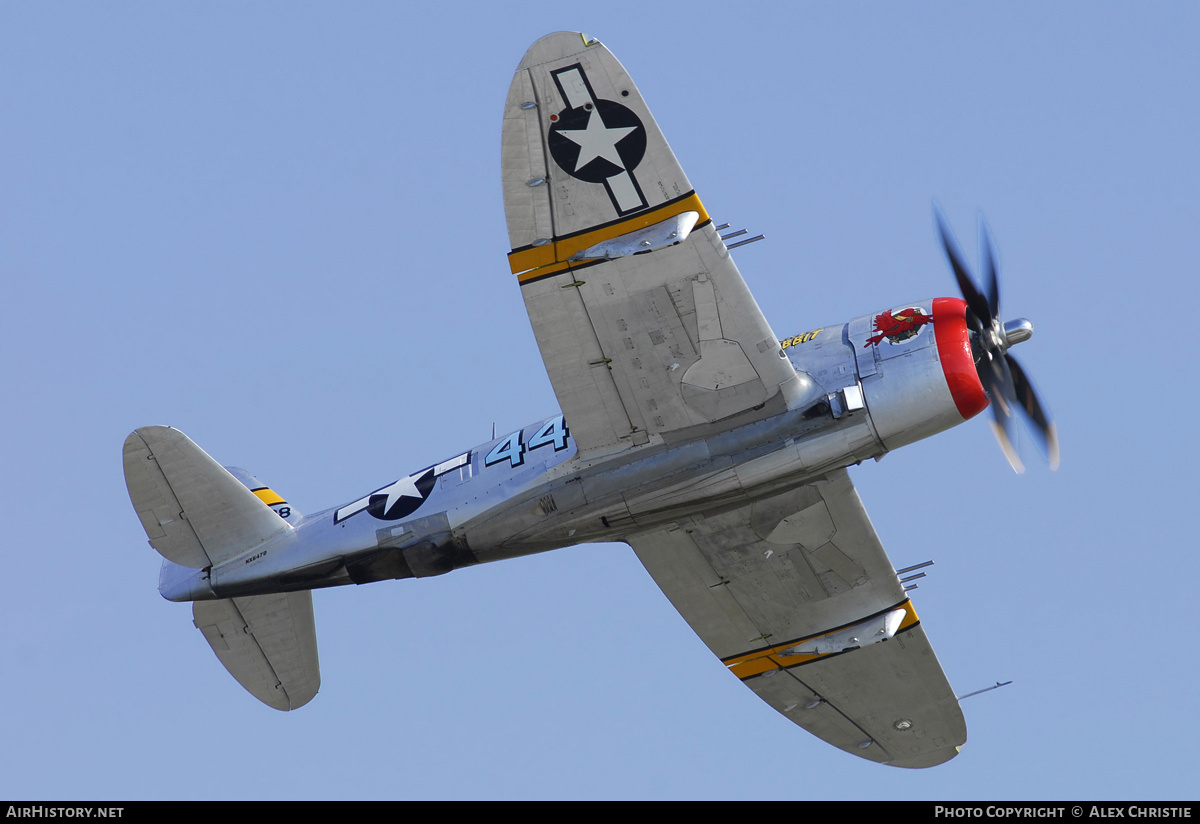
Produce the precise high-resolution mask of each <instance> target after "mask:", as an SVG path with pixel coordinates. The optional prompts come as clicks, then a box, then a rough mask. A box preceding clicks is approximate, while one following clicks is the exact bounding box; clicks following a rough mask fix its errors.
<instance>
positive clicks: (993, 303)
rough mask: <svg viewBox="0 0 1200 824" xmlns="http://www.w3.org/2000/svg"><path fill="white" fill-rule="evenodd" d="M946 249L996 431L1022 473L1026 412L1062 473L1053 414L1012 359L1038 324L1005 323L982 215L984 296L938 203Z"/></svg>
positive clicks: (1053, 466)
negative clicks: (1018, 416)
mask: <svg viewBox="0 0 1200 824" xmlns="http://www.w3.org/2000/svg"><path fill="white" fill-rule="evenodd" d="M933 217H934V221H935V222H936V224H937V231H938V237H939V238H940V239H941V241H942V249H943V250H944V251H945V252H946V259H947V260H948V261H949V262H950V269H951V270H952V271H953V272H954V278H955V280H957V281H958V288H959V291H960V292H962V296H963V300H965V301H966V302H967V324H968V326H970V328H971V349H972V351H973V353H974V355H975V369H976V371H977V372H978V373H979V380H980V381H981V382H982V383H983V388H984V391H986V392H987V395H988V398H989V399H990V400H991V402H992V418H993V421H992V431H993V432H995V434H996V440H997V441H999V442H1000V448H1001V449H1003V450H1004V455H1005V457H1006V458H1008V462H1009V464H1010V465H1011V466H1012V468H1013V469H1014V470H1016V471H1017V472H1022V471H1023V470H1024V468H1025V467H1024V466H1023V465H1022V464H1021V460H1020V458H1019V457H1017V449H1016V423H1015V420H1014V418H1015V415H1014V412H1015V411H1016V410H1018V409H1020V410H1021V412H1022V413H1023V417H1024V419H1025V426H1026V429H1028V430H1029V433H1030V434H1031V435H1032V436H1033V439H1034V442H1035V443H1037V446H1038V449H1039V450H1040V451H1041V453H1042V455H1043V457H1044V458H1045V459H1046V461H1047V463H1049V464H1050V468H1051V469H1057V468H1058V430H1057V429H1056V428H1055V426H1054V420H1053V418H1051V416H1050V414H1049V412H1047V411H1046V408H1045V407H1044V406H1043V405H1042V402H1041V401H1040V400H1038V396H1037V392H1036V391H1034V388H1033V383H1032V382H1031V381H1030V380H1029V377H1028V376H1027V375H1026V374H1025V370H1024V369H1022V368H1021V365H1020V364H1019V363H1017V361H1016V359H1015V358H1013V356H1012V355H1010V354H1008V350H1009V347H1011V346H1014V345H1015V344H1018V343H1021V342H1022V341H1026V340H1029V338H1030V337H1032V335H1033V324H1032V323H1030V322H1029V321H1028V320H1026V319H1025V318H1018V319H1017V320H1015V321H1009V322H1008V323H1004V322H1002V321H1001V320H1000V277H999V266H998V265H997V262H996V260H997V255H996V244H995V241H993V240H992V233H991V231H990V230H989V229H988V226H987V223H986V222H985V221H984V219H983V215H982V214H980V216H979V260H980V266H981V267H982V272H983V282H984V291H982V292H981V291H980V289H979V287H978V285H977V284H976V281H975V278H974V277H972V275H971V269H970V267H969V266H968V265H967V262H966V258H964V257H963V253H962V251H961V250H960V249H959V248H958V243H957V242H956V241H955V240H954V233H953V232H952V231H950V224H949V223H948V222H947V221H946V216H945V215H944V214H943V213H942V210H941V207H939V206H938V205H937V203H934V204H933Z"/></svg>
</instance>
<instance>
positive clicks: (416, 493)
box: [375, 475, 425, 514]
mask: <svg viewBox="0 0 1200 824" xmlns="http://www.w3.org/2000/svg"><path fill="white" fill-rule="evenodd" d="M375 494H376V495H387V501H385V502H384V505H383V512H384V514H387V512H388V510H390V509H391V508H392V507H393V506H394V505H395V504H396V502H397V501H399V500H400V499H401V498H424V497H425V496H424V495H422V494H421V491H420V490H419V489H417V481H416V478H415V477H413V476H412V475H409V476H408V477H406V478H401V479H400V480H398V481H396V482H395V483H394V484H392V485H391V486H385V487H384V488H383V489H381V490H379V491H378V492H376V493H375Z"/></svg>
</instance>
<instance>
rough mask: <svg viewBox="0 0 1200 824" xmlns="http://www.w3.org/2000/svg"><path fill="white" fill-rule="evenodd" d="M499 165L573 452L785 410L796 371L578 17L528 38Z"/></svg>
mask: <svg viewBox="0 0 1200 824" xmlns="http://www.w3.org/2000/svg"><path fill="white" fill-rule="evenodd" d="M502 165H503V173H504V174H503V177H504V207H505V213H506V215H507V218H508V231H509V240H510V242H511V244H512V252H511V253H510V255H509V262H510V264H511V268H512V271H513V273H514V274H515V275H517V279H518V281H519V282H520V284H521V292H522V294H523V296H524V298H525V306H526V309H527V310H528V312H529V319H530V321H531V323H532V324H533V330H534V333H535V335H536V336H537V341H538V346H539V347H540V348H541V353H542V359H543V361H545V364H546V369H547V371H548V372H549V375H550V381H551V383H552V384H553V386H554V391H555V394H556V395H557V396H558V401H559V404H560V405H561V407H562V411H563V413H564V415H565V416H566V421H567V423H568V425H569V426H570V428H571V434H572V435H573V436H574V437H575V440H576V443H577V445H578V448H579V453H580V455H581V456H583V457H585V458H586V457H588V456H589V455H591V454H603V453H609V452H616V451H619V450H621V449H624V448H628V447H630V446H637V445H640V444H644V443H647V442H649V440H650V439H651V438H654V437H655V436H662V435H664V434H668V433H670V432H673V431H675V430H678V429H682V428H685V427H689V426H693V425H697V424H705V423H710V422H712V421H716V420H720V419H723V418H728V417H730V416H731V415H736V414H737V413H740V412H745V411H746V410H751V409H762V410H763V411H762V415H763V416H766V415H769V414H776V413H778V412H780V411H782V410H783V407H784V398H783V395H784V392H783V391H781V389H783V388H786V387H787V386H788V385H791V386H797V385H798V384H799V379H798V378H797V376H796V373H795V370H794V369H793V368H792V366H791V364H790V362H789V361H788V360H787V358H786V357H784V356H783V353H782V351H781V350H780V348H779V343H778V339H777V338H776V336H775V334H774V332H772V331H771V328H770V326H769V325H768V324H767V321H766V319H765V318H764V317H763V314H762V312H761V311H760V310H759V307H758V304H757V303H755V301H754V297H753V296H752V295H751V294H750V291H749V289H748V288H747V287H746V284H745V282H744V281H743V280H742V277H741V275H740V274H739V272H738V269H737V267H736V266H735V265H734V263H733V260H732V259H731V258H730V256H729V252H728V250H727V249H726V248H725V244H724V243H723V242H722V241H721V239H720V237H719V236H718V235H717V232H716V230H715V229H714V227H713V225H712V221H711V220H710V219H709V216H708V213H707V212H706V211H705V209H704V206H703V204H701V202H700V199H699V198H698V197H697V195H696V193H695V192H694V191H693V190H692V186H691V183H689V182H688V179H687V176H686V175H684V173H683V170H682V169H681V168H680V166H679V162H678V161H677V160H676V159H675V155H674V154H673V153H672V152H671V148H670V146H668V145H667V142H666V140H665V139H664V138H663V136H662V133H661V132H660V131H659V129H658V125H657V124H656V123H655V121H654V118H653V117H652V116H651V115H650V111H649V110H648V109H647V108H646V103H645V101H644V100H643V99H642V96H641V94H640V93H639V92H638V89H637V87H636V86H635V85H634V84H633V81H632V80H630V78H629V75H628V74H627V73H626V72H625V69H624V68H622V66H621V64H620V63H618V62H617V59H616V58H615V57H613V55H612V53H611V52H609V51H608V50H607V49H606V48H605V47H604V46H602V45H601V44H600V43H598V42H597V41H595V40H589V39H587V38H586V37H585V36H583V35H581V34H578V33H573V32H559V33H557V34H552V35H548V36H547V37H543V38H542V39H541V40H539V41H537V42H536V43H535V44H534V45H533V46H532V47H531V48H530V49H529V51H528V53H526V55H525V58H524V59H523V60H522V61H521V64H520V66H519V67H518V69H517V72H516V76H515V77H514V78H513V82H512V86H511V87H510V89H509V94H508V101H507V103H506V107H505V113H504V135H503V145H502ZM764 404H766V405H767V406H766V407H765V408H764V407H763V405H764Z"/></svg>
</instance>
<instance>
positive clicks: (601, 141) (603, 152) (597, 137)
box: [559, 109, 637, 172]
mask: <svg viewBox="0 0 1200 824" xmlns="http://www.w3.org/2000/svg"><path fill="white" fill-rule="evenodd" d="M636 129H637V127H636V126H618V127H616V128H612V129H610V128H608V127H607V126H605V125H604V120H603V119H602V118H601V117H600V112H599V111H597V110H596V109H592V111H591V115H590V116H589V117H588V123H587V127H586V128H583V129H573V130H571V131H567V130H565V129H563V130H560V131H559V134H560V135H562V136H563V137H565V138H567V140H570V141H571V142H573V143H575V144H577V145H578V146H579V159H578V160H577V161H575V171H577V172H578V171H579V170H580V169H582V168H583V167H584V166H586V165H588V164H589V163H591V162H592V161H593V160H595V159H596V158H598V157H602V158H604V159H605V160H607V161H608V162H609V163H611V164H613V165H614V166H616V167H617V168H618V169H622V170H623V169H624V168H625V164H624V163H622V162H621V155H619V154H618V153H617V144H618V143H620V142H621V141H622V140H623V139H625V137H627V136H628V135H629V133H630V132H632V131H636Z"/></svg>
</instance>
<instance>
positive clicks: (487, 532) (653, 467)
mask: <svg viewBox="0 0 1200 824" xmlns="http://www.w3.org/2000/svg"><path fill="white" fill-rule="evenodd" d="M780 356H781V357H786V358H788V360H789V361H790V362H791V364H792V365H793V367H794V368H795V369H796V371H797V373H798V374H799V375H801V376H802V377H803V378H804V385H805V387H806V388H805V390H804V392H803V393H802V394H801V395H800V396H799V397H793V398H791V399H790V401H789V402H785V401H784V398H783V396H782V395H779V394H777V395H776V396H775V397H774V398H772V399H771V400H770V401H768V402H767V403H765V404H763V405H762V406H761V407H759V408H757V409H752V410H749V411H747V412H744V413H741V414H739V415H737V416H734V417H733V418H730V419H726V420H722V421H719V422H718V423H715V424H707V425H702V426H695V427H692V428H690V429H686V430H682V431H679V432H677V433H672V436H671V437H670V438H669V439H666V438H661V437H656V438H654V439H651V441H650V442H649V443H645V444H642V445H640V446H637V447H636V448H625V449H622V450H620V451H617V452H614V453H609V454H591V455H579V454H578V451H577V448H576V444H575V441H574V439H573V438H572V437H571V433H570V422H569V421H565V420H564V419H563V417H562V415H553V416H550V417H548V418H544V419H542V420H539V421H537V422H535V423H532V424H530V425H529V426H526V427H523V428H521V429H519V430H516V431H513V432H508V433H505V434H504V435H503V436H501V437H498V438H494V439H492V440H491V441H488V442H487V443H484V444H480V445H479V446H476V447H474V448H472V449H470V450H465V451H463V452H459V453H456V454H455V455H453V456H451V457H449V458H447V459H446V460H444V461H440V462H439V463H436V464H433V465H431V466H428V467H426V468H424V469H421V470H419V471H417V472H414V473H412V474H410V475H406V476H404V477H403V478H400V479H399V480H397V481H395V482H393V483H390V484H387V485H386V486H383V487H380V488H378V489H376V490H375V491H373V492H370V493H367V494H365V495H362V496H361V497H359V498H357V499H355V500H353V501H350V502H348V503H346V504H343V505H341V506H338V507H335V508H332V509H328V510H325V511H323V512H318V513H316V514H314V515H310V516H307V517H304V518H303V519H300V520H299V521H298V523H293V526H294V527H295V528H294V529H292V530H290V531H288V532H287V533H285V534H283V535H281V536H279V537H278V538H275V539H273V540H270V541H268V542H266V543H264V544H261V545H259V546H256V547H253V548H250V549H248V550H247V551H246V552H245V553H243V554H241V555H239V556H238V557H236V558H233V559H231V560H229V561H227V562H225V563H223V564H221V565H219V566H217V567H215V568H211V569H204V570H191V569H186V568H183V567H178V566H176V565H174V564H171V563H170V562H169V561H168V562H165V563H164V568H163V572H162V575H161V576H160V586H159V590H160V592H161V593H162V594H163V596H164V597H165V598H168V599H170V600H178V601H186V600H208V599H214V598H230V597H235V596H245V595H252V594H265V593H271V592H287V591H295V590H303V589H315V588H319V587H327V586H339V585H343V584H352V583H354V584H363V583H369V582H372V581H380V580H388V579H395V578H409V577H428V576H431V575H440V574H443V573H446V572H449V571H451V570H453V569H456V568H459V567H463V566H470V565H473V564H479V563H486V562H489V561H497V560H502V559H506V558H513V557H517V556H521V555H527V554H530V553H535V552H544V551H547V550H551V549H557V548H560V547H564V546H570V545H572V544H578V543H584V542H597V541H620V540H623V539H624V538H626V537H628V536H629V535H632V534H635V533H637V532H640V531H644V530H647V529H650V528H654V527H658V526H661V525H663V524H665V523H669V522H671V521H673V520H676V519H678V518H680V517H683V516H685V515H690V514H695V513H696V512H699V511H704V512H706V513H715V512H717V511H720V510H721V509H724V508H727V507H734V506H740V505H743V504H745V503H746V502H748V501H752V500H756V499H758V498H761V497H764V496H767V495H770V494H772V493H775V492H779V491H782V490H784V489H787V488H791V487H794V486H796V485H799V484H801V483H804V482H805V481H807V480H810V479H812V478H815V477H817V476H819V475H821V474H823V473H825V472H828V471H830V470H832V469H836V468H839V467H843V466H848V465H851V464H855V463H858V462H860V461H863V460H865V459H867V458H878V457H880V456H882V455H883V454H884V453H886V452H887V451H889V450H891V449H895V448H898V447H899V446H903V445H905V444H907V443H911V442H913V441H916V440H919V439H921V438H924V437H928V436H929V435H932V434H935V433H936V432H940V431H943V430H945V429H947V428H949V427H951V426H954V425H956V424H958V423H961V422H962V421H963V420H965V419H967V418H969V417H971V416H972V415H974V414H976V413H978V412H979V411H981V410H982V409H983V408H985V407H986V405H987V399H986V396H985V395H984V393H983V390H982V387H981V385H980V383H979V379H978V377H977V376H976V373H975V367H974V359H973V356H972V350H971V341H970V336H969V333H968V331H967V327H966V323H965V320H964V304H963V302H962V301H960V300H957V299H951V298H939V299H936V300H934V301H925V302H922V303H916V304H908V305H906V306H904V307H901V308H898V309H894V310H891V311H888V312H883V313H878V314H874V315H868V316H864V317H861V318H857V319H855V320H853V321H850V322H849V323H844V324H839V325H833V326H827V327H820V328H817V329H813V330H811V331H808V332H805V333H802V334H799V335H795V336H792V337H790V338H786V339H784V340H782V341H781V342H780Z"/></svg>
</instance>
